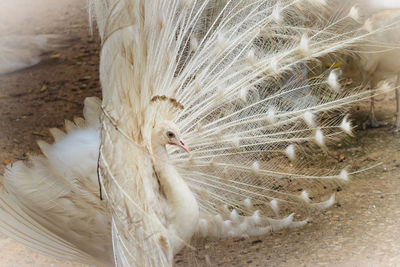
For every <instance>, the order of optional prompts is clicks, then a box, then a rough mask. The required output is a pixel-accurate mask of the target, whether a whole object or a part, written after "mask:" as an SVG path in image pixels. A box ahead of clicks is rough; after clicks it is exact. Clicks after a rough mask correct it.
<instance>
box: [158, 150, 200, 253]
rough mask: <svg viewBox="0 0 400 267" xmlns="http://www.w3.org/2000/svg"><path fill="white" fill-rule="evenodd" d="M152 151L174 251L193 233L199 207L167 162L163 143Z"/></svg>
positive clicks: (180, 178) (183, 182)
mask: <svg viewBox="0 0 400 267" xmlns="http://www.w3.org/2000/svg"><path fill="white" fill-rule="evenodd" d="M153 152H154V154H155V162H154V169H155V172H156V174H157V178H158V180H159V182H160V186H161V190H162V192H163V194H164V196H165V200H166V204H167V206H168V207H167V208H166V211H165V216H166V218H167V222H168V229H169V231H170V233H171V238H170V242H171V245H172V247H173V249H174V253H176V252H178V251H179V250H180V249H181V248H182V247H183V246H184V242H182V241H185V242H188V241H189V240H190V238H191V237H192V235H193V234H194V231H195V230H196V228H197V223H198V218H199V207H198V204H197V201H196V198H195V197H194V195H193V193H192V191H191V190H190V189H189V187H188V186H187V184H186V183H185V181H184V180H183V179H182V177H180V175H179V173H178V172H177V171H176V169H175V168H174V166H173V165H172V164H170V163H169V161H168V152H167V150H166V148H165V145H158V146H156V147H153ZM178 237H179V238H178Z"/></svg>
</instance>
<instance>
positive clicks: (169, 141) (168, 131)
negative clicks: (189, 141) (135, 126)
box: [152, 120, 189, 153]
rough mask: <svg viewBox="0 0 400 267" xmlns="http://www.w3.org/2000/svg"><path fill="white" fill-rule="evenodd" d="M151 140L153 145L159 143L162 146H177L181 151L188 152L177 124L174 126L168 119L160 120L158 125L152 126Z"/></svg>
mask: <svg viewBox="0 0 400 267" xmlns="http://www.w3.org/2000/svg"><path fill="white" fill-rule="evenodd" d="M152 142H153V145H155V144H159V145H163V146H166V145H173V146H177V147H179V148H180V149H182V150H183V151H185V152H187V153H189V149H188V147H187V146H186V145H185V142H184V141H183V139H182V138H181V133H180V131H179V128H178V126H176V124H175V123H173V122H172V121H169V120H164V121H162V122H161V123H160V124H159V125H158V126H156V127H155V128H154V131H153V137H152Z"/></svg>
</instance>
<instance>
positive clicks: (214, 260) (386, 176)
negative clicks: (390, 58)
mask: <svg viewBox="0 0 400 267" xmlns="http://www.w3.org/2000/svg"><path fill="white" fill-rule="evenodd" d="M21 7H23V8H21ZM43 33H46V34H58V35H59V38H60V39H62V40H63V43H64V44H65V46H63V47H58V48H56V49H54V51H52V52H50V53H48V54H46V55H44V56H43V60H42V62H41V63H39V64H38V65H36V66H34V67H31V68H29V69H25V70H22V71H19V72H15V73H12V74H8V75H5V76H0V114H1V116H0V147H1V149H0V164H1V166H0V175H1V174H2V173H3V172H4V167H5V165H6V164H7V163H10V162H13V161H16V160H18V159H26V158H27V156H29V155H28V154H27V153H29V154H34V153H38V152H39V148H38V146H37V145H36V142H35V140H37V139H44V140H47V141H49V142H51V138H50V137H49V134H48V131H47V129H48V128H51V127H62V126H63V122H64V119H72V118H73V117H74V116H80V115H81V112H82V108H83V105H82V103H83V99H84V98H85V97H87V96H93V95H96V96H100V85H99V80H98V78H97V77H98V60H99V57H98V53H99V50H98V47H99V41H98V39H97V37H94V38H92V37H91V36H90V34H89V31H88V18H87V10H86V1H82V0H57V1H51V0H35V1H32V0H13V1H12V0H5V1H3V0H2V1H1V2H0V38H1V35H5V34H43ZM393 95H394V94H393ZM356 109H357V107H356ZM360 109H361V110H360V112H359V113H360V114H361V117H362V116H364V117H365V114H366V113H365V112H362V111H363V110H365V105H362V106H360ZM393 110H394V97H393V96H389V98H388V99H383V97H380V101H378V111H379V112H378V117H380V118H381V119H383V120H385V121H387V122H389V123H393ZM362 114H364V115H362ZM331 153H332V155H333V156H339V154H343V155H344V156H345V161H348V163H349V164H352V163H355V164H361V163H362V164H363V165H365V163H367V164H369V165H374V164H376V163H380V162H382V165H380V166H378V167H376V168H374V169H373V170H370V171H368V172H364V173H361V174H359V175H358V176H357V177H356V178H355V179H354V180H353V181H352V182H351V183H349V184H348V185H347V186H346V187H344V188H343V190H342V191H340V192H338V193H337V203H336V204H335V206H334V207H333V208H331V209H329V210H327V211H325V212H322V213H321V214H319V215H318V216H317V217H314V218H313V220H312V221H311V222H310V223H309V224H308V225H306V226H305V227H302V228H299V229H295V230H285V231H280V232H275V233H272V234H270V235H267V236H264V237H261V238H252V239H234V240H224V241H219V242H217V241H211V242H210V243H208V244H206V245H204V246H201V247H200V248H198V251H197V252H196V253H195V254H196V255H197V256H196V259H197V260H198V261H199V263H200V265H202V263H204V264H205V257H204V255H207V258H208V259H209V262H210V263H211V265H212V266H400V222H399V220H400V135H398V134H393V133H390V132H389V131H388V129H387V128H380V129H371V130H367V131H357V133H356V136H355V137H354V138H352V139H351V140H350V141H348V142H347V143H346V145H343V146H342V147H340V148H338V149H336V150H335V151H332V152H331ZM184 253H187V250H186V252H185V251H184V252H182V253H180V254H184ZM207 261H208V260H207ZM176 262H177V263H178V265H180V266H184V265H185V256H180V255H178V257H177V259H176ZM3 266H8V267H11V266H13V267H14V266H15V267H16V266H21V267H23V266H83V265H80V264H76V263H69V262H62V261H58V260H54V259H51V258H48V257H46V256H42V255H40V254H37V253H35V252H33V251H31V250H29V249H27V248H25V247H23V246H22V245H20V244H18V243H16V242H15V241H13V240H11V239H9V238H7V237H6V236H4V235H2V234H0V267H3Z"/></svg>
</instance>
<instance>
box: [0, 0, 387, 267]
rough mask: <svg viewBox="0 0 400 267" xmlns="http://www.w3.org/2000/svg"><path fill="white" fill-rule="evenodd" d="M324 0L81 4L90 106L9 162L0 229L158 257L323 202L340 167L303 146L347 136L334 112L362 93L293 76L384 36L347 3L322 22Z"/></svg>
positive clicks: (288, 217) (57, 243)
mask: <svg viewBox="0 0 400 267" xmlns="http://www.w3.org/2000/svg"><path fill="white" fill-rule="evenodd" d="M328 2H329V1H324V0H287V1H286V0H285V1H283V0H276V1H266V0H254V1H253V0H245V1H207V0H204V1H195V0H193V1H191V0H173V1H144V0H143V1H142V0H135V1H133V0H98V1H92V3H91V9H92V12H93V14H94V16H95V18H96V22H97V26H98V29H99V34H100V37H101V39H102V49H101V62H100V80H101V83H102V88H103V99H102V102H101V104H100V102H99V101H97V100H94V99H88V100H87V101H86V103H85V111H84V116H85V120H82V119H76V120H75V122H74V123H71V122H68V123H66V130H67V134H65V133H63V132H61V131H59V130H52V133H53V135H54V137H55V140H56V142H55V143H54V144H53V145H46V144H43V143H42V144H41V149H42V151H43V153H44V155H45V157H38V158H35V159H32V161H31V163H30V166H26V165H24V164H23V163H17V164H15V165H13V166H10V167H9V169H8V170H7V172H6V174H5V177H4V181H3V184H4V186H5V189H6V190H4V191H3V192H2V193H1V195H0V200H1V202H0V203H1V205H0V227H1V229H2V230H3V231H4V232H6V233H7V234H8V235H10V236H12V237H14V238H16V239H17V240H19V241H20V242H22V243H24V244H26V245H28V246H30V247H32V248H34V249H37V250H39V251H41V252H44V253H48V254H50V255H53V256H56V257H59V258H66V259H69V260H77V261H81V262H87V263H94V264H98V265H112V264H115V265H117V266H170V265H172V262H173V261H172V259H173V256H174V254H176V253H177V252H178V251H179V250H180V249H181V248H182V247H183V246H185V245H190V240H191V238H192V236H193V235H195V234H196V236H200V237H207V236H213V237H236V236H240V237H243V236H244V237H246V236H254V235H263V234H266V233H268V232H270V231H273V230H277V229H282V228H285V227H298V226H302V225H304V224H306V223H307V220H308V216H309V212H310V210H313V209H325V208H328V207H329V206H331V205H332V204H333V203H334V193H332V192H330V193H329V195H327V196H326V195H318V187H319V186H321V185H322V184H330V183H335V182H339V183H340V182H345V181H347V180H348V179H349V176H350V175H351V174H352V172H351V171H350V170H348V169H339V170H336V169H330V168H325V167H322V166H320V165H316V164H314V163H315V162H313V161H312V158H311V157H310V156H309V152H314V153H315V151H316V150H317V149H318V151H326V149H327V145H329V143H331V142H334V141H335V140H336V139H337V138H338V136H340V133H341V132H345V133H348V134H351V128H352V127H351V123H350V122H349V120H348V117H347V116H346V114H345V111H346V107H347V106H348V105H349V104H351V103H352V102H354V101H356V100H359V99H360V98H363V97H365V95H366V93H363V92H359V90H358V88H353V89H348V90H342V88H341V84H340V79H339V78H340V77H339V74H338V73H337V72H336V71H335V70H332V71H331V72H328V73H322V74H320V75H318V76H315V77H312V79H311V78H309V77H308V73H307V71H305V69H306V70H307V69H312V68H313V66H314V65H313V64H316V62H317V59H318V58H319V57H323V56H325V55H328V54H330V53H334V52H337V51H340V52H345V51H347V50H348V49H349V48H351V47H352V46H353V45H355V44H357V43H358V42H360V41H362V40H363V39H364V38H366V37H368V36H370V35H372V34H374V33H375V32H378V31H379V30H380V29H377V30H373V31H371V32H365V31H363V30H362V24H360V23H359V21H358V20H359V17H358V16H357V10H356V9H352V10H351V11H350V12H347V11H346V12H342V10H340V12H336V13H335V15H333V16H332V17H329V18H327V17H326V14H329V12H330V10H331V9H330V7H329V4H328ZM310 10H311V11H312V12H310ZM317 10H318V12H317ZM338 32H341V34H336V33H338ZM305 99H309V100H308V101H307V100H305ZM332 114H334V115H332ZM188 151H189V152H188ZM99 184H100V186H99ZM307 189H309V190H307ZM314 190H315V193H314V192H313V191H314ZM49 191H50V194H48V192H49ZM310 196H312V197H310ZM101 197H103V200H101V199H100V198H101Z"/></svg>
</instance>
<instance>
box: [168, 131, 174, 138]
mask: <svg viewBox="0 0 400 267" xmlns="http://www.w3.org/2000/svg"><path fill="white" fill-rule="evenodd" d="M167 136H168V138H174V137H175V134H174V133H173V132H167Z"/></svg>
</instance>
